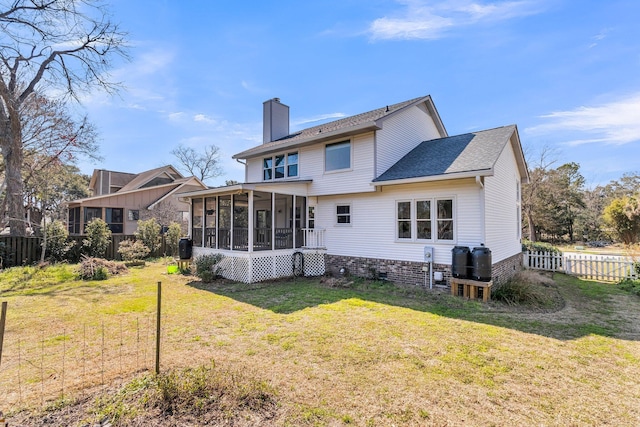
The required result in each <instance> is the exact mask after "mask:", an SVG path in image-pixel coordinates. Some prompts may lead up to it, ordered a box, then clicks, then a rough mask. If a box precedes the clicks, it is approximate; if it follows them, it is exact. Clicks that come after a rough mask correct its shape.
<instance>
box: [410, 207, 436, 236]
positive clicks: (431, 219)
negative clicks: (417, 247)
mask: <svg viewBox="0 0 640 427" xmlns="http://www.w3.org/2000/svg"><path fill="white" fill-rule="evenodd" d="M434 200H435V199H432V198H429V197H425V198H420V199H414V200H413V206H414V209H415V215H414V217H413V218H412V219H413V223H414V224H415V228H416V234H415V236H416V239H415V240H416V241H417V242H433V241H434V240H435V239H434V237H433V230H434V227H433V225H434V217H433V212H434V209H433V206H434ZM418 202H429V219H428V220H425V219H420V220H418ZM418 221H420V222H427V221H428V222H429V223H430V224H431V237H430V238H428V239H422V238H420V237H418Z"/></svg>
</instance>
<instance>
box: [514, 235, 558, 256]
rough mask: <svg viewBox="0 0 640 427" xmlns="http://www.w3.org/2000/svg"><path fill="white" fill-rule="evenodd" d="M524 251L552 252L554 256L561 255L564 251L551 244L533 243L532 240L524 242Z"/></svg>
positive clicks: (524, 240)
mask: <svg viewBox="0 0 640 427" xmlns="http://www.w3.org/2000/svg"><path fill="white" fill-rule="evenodd" d="M522 250H523V251H530V252H550V253H552V254H561V253H562V251H561V250H560V249H558V248H557V247H555V246H553V245H552V244H550V243H544V242H532V241H531V240H527V239H523V240H522Z"/></svg>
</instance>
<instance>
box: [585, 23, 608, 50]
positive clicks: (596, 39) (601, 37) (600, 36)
mask: <svg viewBox="0 0 640 427" xmlns="http://www.w3.org/2000/svg"><path fill="white" fill-rule="evenodd" d="M609 31H610V30H609V29H608V28H605V29H603V30H601V31H600V32H599V33H598V34H596V35H595V36H593V37H591V39H592V40H594V41H593V42H592V43H591V44H590V45H589V49H591V48H594V47H596V46H598V42H599V41H600V40H604V39H605V38H607V36H608V35H609Z"/></svg>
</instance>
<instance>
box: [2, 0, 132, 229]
mask: <svg viewBox="0 0 640 427" xmlns="http://www.w3.org/2000/svg"><path fill="white" fill-rule="evenodd" d="M124 36H125V34H124V33H123V32H122V31H120V29H119V28H118V26H117V25H116V24H114V23H113V22H111V20H110V19H109V13H108V11H107V9H106V8H105V6H104V4H103V3H102V2H100V1H99V0H12V1H8V0H0V150H1V154H2V158H3V162H4V168H5V180H6V188H5V191H6V210H7V214H8V217H9V218H8V222H9V226H10V227H11V234H13V235H24V234H25V230H26V227H25V222H24V207H23V205H22V200H23V180H22V174H21V172H22V167H23V160H24V152H23V149H24V145H23V126H22V125H23V122H22V120H21V114H22V107H23V105H24V104H25V102H28V100H30V98H32V97H33V96H35V92H36V91H37V90H40V91H41V92H42V91H44V90H45V89H46V90H48V91H51V93H54V92H57V93H60V94H61V95H62V96H63V97H65V98H66V99H68V98H73V99H76V100H77V99H78V98H79V96H80V94H82V93H85V92H87V91H89V90H90V89H92V88H94V87H100V88H103V89H105V90H107V91H108V92H111V91H113V90H115V89H116V88H117V84H116V83H114V82H111V81H110V78H109V77H110V76H109V75H108V73H107V71H108V70H109V68H110V67H111V60H112V58H113V57H114V55H115V56H123V57H126V53H125V51H124V49H125V41H124Z"/></svg>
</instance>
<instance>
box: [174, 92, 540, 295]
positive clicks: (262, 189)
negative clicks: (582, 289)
mask: <svg viewBox="0 0 640 427" xmlns="http://www.w3.org/2000/svg"><path fill="white" fill-rule="evenodd" d="M289 132H290V131H289V107H288V106H286V105H284V104H282V103H281V102H280V101H279V99H277V98H275V99H271V100H268V101H266V102H265V103H264V134H263V136H264V142H263V144H261V145H259V146H256V147H253V148H251V149H249V150H246V151H243V152H241V153H238V154H236V155H234V156H233V158H235V159H237V160H238V161H241V162H244V163H245V164H246V166H245V183H242V184H237V185H233V186H229V187H220V188H215V189H207V190H203V191H197V192H191V193H187V194H182V196H183V197H186V198H189V199H191V212H192V214H191V215H192V217H191V236H192V238H193V246H194V256H199V255H201V254H206V253H214V252H221V253H223V254H224V255H225V259H224V260H223V265H222V267H223V274H224V275H225V276H226V277H228V278H231V279H234V280H239V281H243V282H255V281H260V280H265V279H270V278H275V277H282V276H289V275H291V274H292V273H298V272H304V273H305V274H307V275H314V274H323V273H325V271H327V270H328V271H330V272H331V273H333V274H336V275H338V274H344V273H346V272H348V273H351V274H355V275H359V276H371V275H377V276H381V277H386V278H388V279H389V280H392V281H395V282H399V283H408V284H419V285H424V284H426V283H429V284H430V283H432V281H433V277H431V276H430V275H431V274H435V277H436V278H438V279H440V278H441V277H442V278H443V279H444V281H445V282H446V280H447V278H448V277H450V274H451V261H452V249H453V248H454V247H456V246H461V245H462V246H468V247H471V248H473V247H475V246H480V245H485V247H487V248H490V250H491V254H492V264H493V265H492V273H493V279H494V282H497V283H499V282H501V281H503V280H505V279H506V278H507V277H509V276H510V275H511V274H513V272H515V271H516V270H517V269H518V268H519V266H520V265H521V244H520V237H521V236H520V230H521V218H520V186H521V184H522V183H523V182H526V181H527V180H528V172H527V166H526V163H525V159H524V156H523V153H522V147H521V145H520V139H519V136H518V131H517V128H516V126H515V125H511V126H505V127H500V128H496V129H490V130H483V131H478V132H472V133H468V134H463V135H457V136H449V135H448V134H447V131H446V130H445V127H444V125H443V124H442V121H441V119H440V116H439V114H438V112H437V110H436V108H435V105H434V104H433V101H432V99H431V97H430V96H424V97H420V98H415V99H411V100H408V101H405V102H401V103H398V104H393V105H388V106H384V107H382V108H379V109H376V110H372V111H369V112H366V113H362V114H358V115H355V116H352V117H347V118H343V119H340V120H336V121H333V122H330V123H326V124H322V125H319V126H314V127H311V128H308V129H304V130H301V131H298V132H294V133H289ZM426 253H428V254H429V255H431V257H429V258H428V259H426V258H425V254H426ZM426 262H429V263H432V264H430V265H429V267H430V268H428V269H427V268H424V267H425V266H426ZM297 269H299V270H300V271H297ZM428 276H429V277H428Z"/></svg>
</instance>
